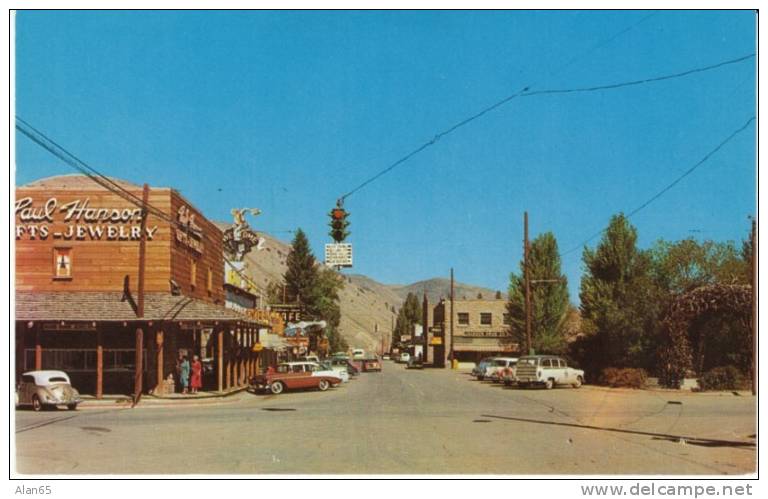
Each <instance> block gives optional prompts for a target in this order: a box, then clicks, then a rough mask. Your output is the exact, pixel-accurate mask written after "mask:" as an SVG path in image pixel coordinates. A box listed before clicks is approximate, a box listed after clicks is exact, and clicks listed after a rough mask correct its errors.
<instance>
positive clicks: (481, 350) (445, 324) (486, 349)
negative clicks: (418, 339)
mask: <svg viewBox="0 0 768 499" xmlns="http://www.w3.org/2000/svg"><path fill="white" fill-rule="evenodd" d="M506 303H507V302H506V300H503V299H496V300H484V299H477V300H454V302H453V337H451V302H450V300H445V299H442V300H440V302H439V303H438V304H437V305H436V306H435V307H434V308H433V310H432V317H431V318H430V317H428V316H427V324H428V325H429V326H428V331H429V334H428V337H427V338H425V342H426V343H427V344H428V345H430V346H431V347H430V348H429V349H428V354H427V361H428V362H430V363H432V364H433V365H436V366H444V365H450V359H451V354H453V358H455V359H456V360H458V361H459V362H477V361H478V360H480V359H481V358H483V357H488V356H501V355H511V354H517V353H518V352H519V350H520V346H519V345H518V343H517V342H515V341H514V340H513V338H512V335H511V331H510V327H509V324H508V323H509V320H508V315H507V310H506ZM427 308H428V305H427V304H426V299H425V306H424V309H425V310H426V309H427Z"/></svg>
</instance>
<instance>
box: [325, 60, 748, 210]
mask: <svg viewBox="0 0 768 499" xmlns="http://www.w3.org/2000/svg"><path fill="white" fill-rule="evenodd" d="M754 56H755V54H754V53H752V54H747V55H745V56H741V57H737V58H735V59H728V60H726V61H721V62H718V63H715V64H711V65H708V66H703V67H698V68H693V69H689V70H686V71H682V72H678V73H672V74H668V75H662V76H655V77H650V78H643V79H641V80H630V81H625V82H618V83H611V84H605V85H596V86H591V87H576V88H565V89H548V90H534V91H531V89H530V86H526V87H524V88H523V89H522V90H519V91H517V92H515V93H514V94H512V95H509V96H507V97H505V98H503V99H501V100H499V101H497V102H495V103H494V104H491V105H490V106H488V107H486V108H485V109H483V110H481V111H480V112H478V113H475V114H473V115H472V116H470V117H468V118H466V119H464V120H462V121H460V122H458V123H456V124H455V125H453V126H451V127H450V128H447V129H445V130H443V131H441V132H438V133H437V134H436V135H435V136H434V137H433V138H432V139H430V140H428V141H427V142H425V143H424V144H422V145H421V146H419V147H418V148H416V149H414V150H413V151H411V152H409V153H408V154H406V155H405V156H403V157H402V158H400V159H398V160H397V161H395V162H394V163H392V164H391V165H389V166H387V167H386V168H384V169H383V170H381V171H380V172H378V173H376V174H375V175H373V176H372V177H370V178H369V179H367V180H365V181H364V182H362V183H361V184H360V185H358V186H357V187H355V188H354V189H352V190H351V191H349V192H347V193H346V194H344V195H342V196H341V197H340V200H341V201H344V200H345V199H346V198H348V197H349V196H351V195H352V194H354V193H356V192H357V191H359V190H360V189H362V188H364V187H365V186H367V185H368V184H370V183H371V182H373V181H375V180H376V179H378V178H380V177H382V176H383V175H385V174H387V173H389V172H390V171H392V170H393V169H395V168H396V167H397V166H399V165H401V164H403V163H405V162H406V161H408V160H409V159H411V158H412V157H414V156H416V155H417V154H419V153H420V152H422V151H423V150H425V149H427V148H428V147H430V146H433V145H435V144H436V143H437V142H438V141H439V140H440V139H442V138H443V137H445V136H446V135H448V134H450V133H452V132H454V131H456V130H457V129H459V128H461V127H463V126H465V125H468V124H469V123H471V122H472V121H475V120H476V119H478V118H480V117H482V116H483V115H485V114H487V113H489V112H491V111H493V110H494V109H497V108H499V107H501V106H503V105H504V104H506V103H508V102H510V101H511V100H514V99H516V98H518V97H533V96H537V95H551V94H568V93H585V92H596V91H602V90H615V89H619V88H624V87H630V86H636V85H644V84H648V83H656V82H660V81H665V80H672V79H676V78H684V77H686V76H690V75H692V74H696V73H703V72H706V71H712V70H714V69H717V68H721V67H723V66H728V65H730V64H738V63H740V62H744V61H746V60H748V59H751V58H753V57H754Z"/></svg>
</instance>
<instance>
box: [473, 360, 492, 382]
mask: <svg viewBox="0 0 768 499" xmlns="http://www.w3.org/2000/svg"><path fill="white" fill-rule="evenodd" d="M495 358H496V357H485V358H484V359H480V362H478V363H477V365H476V366H475V367H473V368H472V376H474V377H476V378H477V379H478V381H483V380H484V379H485V369H486V368H487V367H488V366H489V365H491V362H492V361H493V359H495Z"/></svg>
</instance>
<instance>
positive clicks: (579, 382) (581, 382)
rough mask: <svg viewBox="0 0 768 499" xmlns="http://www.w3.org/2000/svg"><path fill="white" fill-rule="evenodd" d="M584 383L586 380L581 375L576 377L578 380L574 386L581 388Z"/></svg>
mask: <svg viewBox="0 0 768 499" xmlns="http://www.w3.org/2000/svg"><path fill="white" fill-rule="evenodd" d="M582 384H584V380H583V379H581V376H577V377H576V382H575V383H574V384H573V387H574V388H579V387H580V386H581V385H582Z"/></svg>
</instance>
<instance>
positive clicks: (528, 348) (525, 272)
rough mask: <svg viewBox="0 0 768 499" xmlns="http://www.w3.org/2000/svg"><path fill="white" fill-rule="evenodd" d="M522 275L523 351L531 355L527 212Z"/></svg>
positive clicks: (524, 220) (524, 218)
mask: <svg viewBox="0 0 768 499" xmlns="http://www.w3.org/2000/svg"><path fill="white" fill-rule="evenodd" d="M523 222H524V223H523V227H524V228H523V275H524V279H525V347H526V348H525V349H526V351H527V352H528V355H531V354H532V353H533V352H532V351H531V350H532V348H533V343H531V271H530V268H529V267H528V256H529V255H528V253H529V251H530V248H529V244H528V212H527V211H526V212H525V215H524V217H523Z"/></svg>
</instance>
